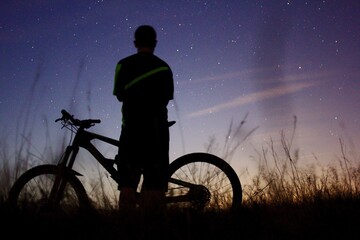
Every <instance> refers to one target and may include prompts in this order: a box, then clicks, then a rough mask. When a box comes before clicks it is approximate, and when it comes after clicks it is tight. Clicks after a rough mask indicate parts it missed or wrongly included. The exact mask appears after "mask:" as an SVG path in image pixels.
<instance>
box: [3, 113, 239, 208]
mask: <svg viewBox="0 0 360 240" xmlns="http://www.w3.org/2000/svg"><path fill="white" fill-rule="evenodd" d="M61 113H62V117H61V118H59V119H56V120H55V122H58V121H60V122H61V124H62V128H66V129H68V130H70V131H71V133H72V134H73V135H74V137H73V138H71V141H70V143H69V145H68V146H67V147H66V150H65V151H64V153H63V155H62V157H61V158H60V160H59V161H58V163H57V164H43V165H38V166H35V167H33V168H30V169H29V170H27V171H25V172H24V173H23V174H22V175H20V177H19V178H18V179H17V180H16V181H15V182H14V184H13V185H12V187H11V189H10V191H9V197H8V203H9V204H10V206H11V207H13V208H15V209H18V210H20V211H23V212H39V211H46V210H47V211H49V210H59V211H61V212H65V213H66V212H72V213H73V212H74V211H81V210H86V209H93V208H94V207H93V202H92V201H91V200H90V198H89V197H88V194H87V191H86V189H85V187H84V185H83V183H82V182H81V176H83V175H82V174H81V173H79V172H78V171H76V170H74V169H73V167H74V163H75V161H76V159H77V156H78V152H79V149H80V148H83V149H86V150H87V151H88V152H89V153H90V154H91V155H92V156H93V157H94V158H95V159H96V160H97V161H98V162H99V163H100V164H101V165H102V166H103V167H104V169H105V170H106V171H107V172H108V173H109V175H110V176H111V178H112V179H113V180H114V181H115V182H116V183H119V178H118V171H117V164H116V161H115V158H114V159H111V158H106V157H105V156H104V155H103V154H102V153H101V152H100V151H99V150H98V149H97V148H96V147H95V146H94V144H93V143H92V140H94V139H97V140H100V141H102V142H105V143H107V144H110V145H114V146H117V147H118V146H119V141H118V140H115V139H112V138H109V137H106V136H103V135H99V134H96V133H93V132H90V131H89V130H87V129H89V128H90V127H93V126H94V125H95V124H98V123H100V122H101V121H100V120H99V119H85V120H79V119H76V118H74V116H73V115H71V114H70V113H68V112H67V111H66V110H62V111H61ZM174 123H175V121H172V122H169V127H170V125H172V124H174ZM168 179H169V180H168V191H167V192H166V202H167V204H168V206H175V207H184V208H194V209H200V210H206V209H233V208H236V207H238V206H240V204H241V201H242V188H241V183H240V180H239V178H238V176H237V174H236V172H235V171H234V169H233V168H232V167H231V166H230V165H229V163H227V162H226V161H225V160H223V159H221V158H219V157H217V156H215V155H213V154H209V153H202V152H194V153H189V154H186V155H183V156H181V157H179V158H177V159H175V160H174V161H172V162H171V163H170V165H169V176H168ZM140 195H141V186H140V187H139V190H138V192H137V196H138V198H140Z"/></svg>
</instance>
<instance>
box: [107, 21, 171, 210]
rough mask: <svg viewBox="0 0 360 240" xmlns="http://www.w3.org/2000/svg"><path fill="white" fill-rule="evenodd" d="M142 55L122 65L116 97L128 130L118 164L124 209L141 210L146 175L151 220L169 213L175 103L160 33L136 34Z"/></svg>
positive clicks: (118, 68)
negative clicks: (158, 51)
mask: <svg viewBox="0 0 360 240" xmlns="http://www.w3.org/2000/svg"><path fill="white" fill-rule="evenodd" d="M134 44H135V47H136V48H137V53H136V54H134V55H131V56H128V57H126V58H124V59H122V60H120V61H119V62H118V64H117V66H116V73H115V81H114V91H113V94H114V95H115V96H116V97H117V99H118V100H119V101H120V102H122V109H121V110H122V128H121V134H120V146H119V152H118V157H117V164H118V169H119V176H120V184H119V190H120V199H119V208H120V209H134V208H135V207H136V201H135V193H136V189H137V187H138V184H139V181H140V176H141V174H143V190H142V196H143V198H142V199H141V202H140V208H141V209H142V210H143V211H144V214H147V213H149V217H152V216H154V214H158V213H160V214H161V212H162V211H163V209H164V207H165V192H166V190H167V187H168V186H167V176H168V166H169V139H170V138H169V125H168V112H167V104H168V102H169V100H171V99H173V92H174V84H173V75H172V71H171V69H170V67H169V65H168V64H167V63H166V62H164V61H163V60H162V59H160V58H159V57H157V56H155V55H154V49H155V47H156V44H157V39H156V31H155V30H154V28H153V27H151V26H149V25H142V26H140V27H138V28H137V29H136V31H135V40H134Z"/></svg>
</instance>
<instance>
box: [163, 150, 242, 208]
mask: <svg viewBox="0 0 360 240" xmlns="http://www.w3.org/2000/svg"><path fill="white" fill-rule="evenodd" d="M169 176H170V180H169V184H168V191H167V193H166V195H167V199H168V202H169V204H170V205H171V206H175V207H181V208H184V207H186V208H188V207H190V208H196V209H201V210H226V209H234V208H236V207H239V206H240V205H241V202H242V188H241V183H240V180H239V178H238V176H237V174H236V172H235V171H234V169H233V168H232V167H231V166H230V165H229V164H228V163H227V162H226V161H224V160H223V159H221V158H219V157H217V156H215V155H212V154H208V153H190V154H187V155H184V156H182V157H180V158H178V159H176V160H175V161H173V162H172V163H171V164H170V167H169ZM171 179H174V181H172V180H171ZM178 180H179V181H178ZM186 183H190V184H192V185H187V184H186Z"/></svg>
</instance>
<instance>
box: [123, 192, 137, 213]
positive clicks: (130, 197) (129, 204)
mask: <svg viewBox="0 0 360 240" xmlns="http://www.w3.org/2000/svg"><path fill="white" fill-rule="evenodd" d="M136 203H137V199H136V190H135V189H134V188H131V187H121V188H120V196H119V209H120V210H123V209H128V210H130V211H133V210H135V208H136Z"/></svg>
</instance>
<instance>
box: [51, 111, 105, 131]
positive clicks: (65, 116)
mask: <svg viewBox="0 0 360 240" xmlns="http://www.w3.org/2000/svg"><path fill="white" fill-rule="evenodd" d="M61 114H62V117H61V118H58V119H56V120H55V122H58V121H64V122H68V121H70V122H71V124H72V125H74V126H78V127H80V128H90V127H92V126H94V125H95V124H96V123H100V122H101V120H100V119H85V120H79V119H76V118H74V116H73V115H71V114H70V113H68V112H67V111H66V110H65V109H63V110H61Z"/></svg>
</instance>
